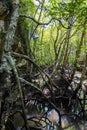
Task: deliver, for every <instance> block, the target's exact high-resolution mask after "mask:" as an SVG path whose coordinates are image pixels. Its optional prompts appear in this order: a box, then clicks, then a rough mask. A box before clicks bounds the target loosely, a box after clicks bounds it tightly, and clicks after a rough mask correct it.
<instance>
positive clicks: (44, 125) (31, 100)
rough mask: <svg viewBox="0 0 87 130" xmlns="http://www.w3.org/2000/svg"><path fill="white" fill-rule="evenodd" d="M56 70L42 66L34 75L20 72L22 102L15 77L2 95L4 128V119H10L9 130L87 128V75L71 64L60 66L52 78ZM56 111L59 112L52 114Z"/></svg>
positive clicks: (7, 124) (7, 128)
mask: <svg viewBox="0 0 87 130" xmlns="http://www.w3.org/2000/svg"><path fill="white" fill-rule="evenodd" d="M52 71H53V66H46V67H41V70H40V71H39V72H37V70H36V69H35V70H34V71H33V74H32V76H31V75H29V73H28V72H26V71H24V72H23V71H21V69H20V70H19V74H20V81H21V86H22V93H23V97H22V99H21V96H20V92H19V90H18V87H17V84H16V82H15V76H14V75H12V77H11V80H12V81H11V82H12V86H11V87H10V89H9V90H8V89H5V91H4V90H3V92H4V93H3V92H1V93H0V95H1V127H2V122H3V120H7V121H6V130H25V129H29V130H56V129H58V130H63V129H66V128H67V129H68V128H71V127H72V129H73V130H74V129H75V130H77V129H78V130H80V129H81V130H82V128H80V126H84V122H86V120H87V110H86V106H87V102H86V92H84V88H83V87H82V86H86V84H87V80H86V74H85V75H84V76H82V71H81V70H75V71H73V68H72V66H71V65H67V66H66V67H65V68H63V67H58V68H57V71H56V73H55V74H54V75H53V76H52V77H51V76H50V75H51V74H52ZM22 102H23V103H24V106H23V104H22ZM53 110H55V112H56V113H55V112H54V113H52V111H53ZM49 113H50V114H51V117H50V118H49V116H48V115H49ZM57 114H58V116H57ZM51 118H52V119H51ZM56 118H58V120H57V119H56ZM64 121H65V122H64ZM76 122H77V123H76Z"/></svg>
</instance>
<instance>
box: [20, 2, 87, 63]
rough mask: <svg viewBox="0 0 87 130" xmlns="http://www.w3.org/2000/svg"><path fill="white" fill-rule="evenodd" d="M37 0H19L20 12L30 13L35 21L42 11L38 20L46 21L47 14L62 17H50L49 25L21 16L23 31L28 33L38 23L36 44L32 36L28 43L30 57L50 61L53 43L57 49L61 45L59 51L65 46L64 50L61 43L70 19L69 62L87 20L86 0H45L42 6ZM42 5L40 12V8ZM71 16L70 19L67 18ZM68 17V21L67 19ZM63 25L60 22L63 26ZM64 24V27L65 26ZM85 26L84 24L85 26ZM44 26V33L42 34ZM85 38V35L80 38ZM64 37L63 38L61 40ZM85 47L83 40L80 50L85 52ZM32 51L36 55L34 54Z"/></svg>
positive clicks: (39, 61) (72, 57)
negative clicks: (55, 19)
mask: <svg viewBox="0 0 87 130" xmlns="http://www.w3.org/2000/svg"><path fill="white" fill-rule="evenodd" d="M35 1H36V0H21V7H20V13H22V14H26V15H27V16H32V17H33V18H34V19H35V20H37V21H38V18H39V16H40V15H41V17H40V19H39V22H43V23H44V22H48V21H49V20H50V18H52V17H53V18H54V17H55V18H59V19H61V23H59V21H52V22H51V23H49V24H48V25H44V26H41V25H40V26H37V24H36V23H35V22H34V21H32V20H31V19H27V18H20V20H19V21H20V22H19V23H21V26H22V31H24V32H25V33H26V35H28V32H29V30H30V29H32V32H33V31H34V29H35V27H36V26H37V28H36V30H35V33H36V34H38V36H39V37H38V38H37V39H36V44H35V43H34V42H35V41H34V39H33V36H32V38H31V41H30V43H29V44H30V47H31V51H32V53H34V54H32V57H33V60H34V61H36V62H37V63H38V64H40V65H43V64H51V63H53V61H54V60H55V55H56V54H55V50H54V44H55V45H56V51H57V53H58V49H59V47H60V46H61V49H60V52H59V55H61V53H62V52H63V51H65V50H63V46H64V45H65V44H66V45H67V40H64V39H66V38H67V32H68V29H67V27H68V26H69V22H71V23H72V25H71V31H70V38H69V47H70V48H67V49H68V51H69V52H70V54H69V62H71V63H74V61H75V55H76V50H77V49H78V47H79V44H80V41H81V34H82V31H83V28H84V26H87V25H86V20H87V1H86V0H64V2H63V1H62V0H47V1H45V3H44V4H43V9H42V1H41V3H38V4H36V2H35ZM41 9H42V12H40V11H41ZM70 18H72V19H70ZM70 20H71V21H70ZM62 25H63V26H62ZM58 26H59V32H58V38H57V41H56V43H55V40H56V36H57V27H58ZM64 27H66V28H64ZM85 28H87V27H85ZM42 30H43V34H42ZM83 39H84V38H83ZM63 40H64V42H63ZM86 50H87V45H86V40H85V41H84V44H82V46H81V52H80V53H81V54H83V53H85V52H86ZM33 55H35V56H33Z"/></svg>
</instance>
